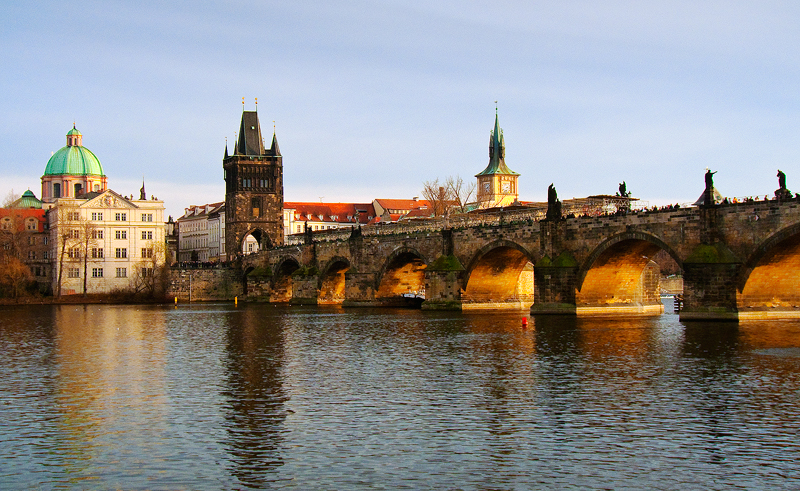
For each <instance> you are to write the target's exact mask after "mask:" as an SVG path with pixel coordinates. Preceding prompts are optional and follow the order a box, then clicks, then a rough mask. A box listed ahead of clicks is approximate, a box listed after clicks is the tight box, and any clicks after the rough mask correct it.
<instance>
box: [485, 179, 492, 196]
mask: <svg viewBox="0 0 800 491" xmlns="http://www.w3.org/2000/svg"><path fill="white" fill-rule="evenodd" d="M490 189H491V184H490V183H489V182H488V181H487V182H484V183H483V192H484V193H486V194H488V193H489V190H490Z"/></svg>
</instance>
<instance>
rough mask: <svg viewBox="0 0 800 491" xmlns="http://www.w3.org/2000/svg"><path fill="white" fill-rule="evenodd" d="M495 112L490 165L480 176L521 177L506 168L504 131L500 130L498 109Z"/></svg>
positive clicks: (490, 141) (490, 142)
mask: <svg viewBox="0 0 800 491" xmlns="http://www.w3.org/2000/svg"><path fill="white" fill-rule="evenodd" d="M495 102H497V101H495ZM494 111H495V114H494V129H493V130H492V132H491V134H490V135H489V165H488V166H487V167H486V169H484V170H483V172H481V173H480V174H478V176H485V175H492V174H507V175H519V174H518V173H516V172H514V171H512V170H511V169H509V168H508V167H507V166H506V161H505V158H506V142H505V138H504V137H503V130H502V129H501V128H500V117H499V116H498V114H497V107H495V110H494ZM476 177H477V176H476Z"/></svg>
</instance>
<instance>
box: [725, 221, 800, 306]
mask: <svg viewBox="0 0 800 491" xmlns="http://www.w3.org/2000/svg"><path fill="white" fill-rule="evenodd" d="M737 305H738V307H739V310H740V311H769V310H772V309H779V310H796V311H797V312H798V314H800V236H794V237H790V238H789V239H787V240H784V241H783V242H781V243H779V244H778V245H777V246H775V247H774V248H773V249H772V251H770V253H768V254H767V255H766V256H765V257H763V258H762V259H761V261H760V262H759V263H758V265H757V266H756V267H755V268H754V269H753V271H752V272H751V273H750V276H749V277H748V279H747V283H745V286H744V289H743V290H742V292H741V293H739V294H738V295H737Z"/></svg>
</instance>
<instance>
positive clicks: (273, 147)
mask: <svg viewBox="0 0 800 491" xmlns="http://www.w3.org/2000/svg"><path fill="white" fill-rule="evenodd" d="M269 150H270V153H271V154H272V155H275V156H276V157H277V156H279V155H280V154H281V147H279V146H278V137H277V136H276V135H275V132H273V133H272V145H270V147H269Z"/></svg>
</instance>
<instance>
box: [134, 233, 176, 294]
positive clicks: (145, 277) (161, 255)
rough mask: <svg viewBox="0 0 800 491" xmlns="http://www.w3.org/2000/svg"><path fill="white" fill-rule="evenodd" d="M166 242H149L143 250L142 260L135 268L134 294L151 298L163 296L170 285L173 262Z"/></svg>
mask: <svg viewBox="0 0 800 491" xmlns="http://www.w3.org/2000/svg"><path fill="white" fill-rule="evenodd" d="M169 256H170V252H169V248H168V247H167V244H166V242H153V241H148V242H147V243H146V246H145V247H144V248H142V251H141V254H140V259H139V261H137V262H136V264H135V265H134V267H133V272H132V278H131V289H132V290H133V292H134V293H137V294H141V295H145V296H148V297H151V298H154V297H158V296H163V295H164V294H165V293H166V288H167V285H168V283H169V277H168V275H169V268H168V267H167V264H169V262H170V261H171V258H170V257H169Z"/></svg>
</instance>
